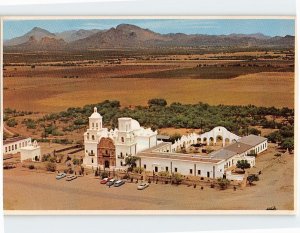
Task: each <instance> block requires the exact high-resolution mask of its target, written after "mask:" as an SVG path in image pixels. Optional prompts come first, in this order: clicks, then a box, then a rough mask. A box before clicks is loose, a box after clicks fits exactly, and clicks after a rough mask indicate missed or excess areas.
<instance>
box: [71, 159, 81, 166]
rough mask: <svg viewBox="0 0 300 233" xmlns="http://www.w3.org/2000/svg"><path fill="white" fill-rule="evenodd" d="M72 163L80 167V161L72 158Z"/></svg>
mask: <svg viewBox="0 0 300 233" xmlns="http://www.w3.org/2000/svg"><path fill="white" fill-rule="evenodd" d="M72 162H73V164H74V165H81V160H80V159H76V158H74V159H73V160H72Z"/></svg>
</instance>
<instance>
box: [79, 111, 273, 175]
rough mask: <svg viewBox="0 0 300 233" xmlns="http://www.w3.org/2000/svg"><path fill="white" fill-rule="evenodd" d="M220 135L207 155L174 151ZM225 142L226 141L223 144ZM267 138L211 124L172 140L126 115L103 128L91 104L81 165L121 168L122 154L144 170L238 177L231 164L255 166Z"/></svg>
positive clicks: (210, 142) (266, 144)
mask: <svg viewBox="0 0 300 233" xmlns="http://www.w3.org/2000/svg"><path fill="white" fill-rule="evenodd" d="M218 137H221V138H222V146H223V147H222V148H221V149H220V150H217V151H213V152H211V153H210V154H207V155H199V154H193V153H189V154H187V153H178V151H180V150H181V149H183V148H185V149H187V148H189V147H190V146H191V145H193V144H196V143H199V142H200V143H204V142H205V143H206V144H207V145H209V144H215V143H216V141H217V138H218ZM226 143H227V145H226ZM267 148H268V142H267V138H264V137H261V136H256V135H248V136H245V137H239V136H237V135H235V134H233V133H231V132H230V131H228V130H227V129H225V128H224V127H215V128H214V129H212V130H211V131H209V132H206V133H203V134H201V135H198V134H195V133H193V134H190V135H184V136H182V137H181V138H180V139H179V140H177V141H175V143H173V144H172V143H170V142H163V141H160V140H158V139H157V131H153V130H151V129H150V128H147V129H145V128H143V127H141V126H140V124H139V123H138V122H137V121H136V120H134V119H132V118H128V117H122V118H119V119H118V128H116V129H114V130H112V129H111V130H108V129H107V128H103V125H102V116H101V115H100V114H99V113H98V112H97V108H96V107H95V108H94V112H93V113H92V115H91V116H90V117H89V128H88V129H87V131H86V132H85V133H84V151H85V155H84V159H83V165H84V166H86V167H88V168H94V169H95V168H100V169H104V168H107V169H116V170H125V169H126V168H127V166H126V165H125V158H126V157H128V156H137V157H139V161H138V164H137V166H140V167H142V168H144V170H145V171H151V172H160V171H168V172H170V173H173V172H178V173H181V174H182V175H190V176H200V177H209V178H213V179H215V178H220V177H227V178H229V179H239V178H237V177H234V176H233V175H232V174H231V169H230V168H231V167H233V166H235V165H236V163H237V161H238V160H242V159H243V160H247V161H248V162H249V163H250V165H251V167H252V166H255V157H254V156H249V154H260V153H262V152H263V151H265V150H267Z"/></svg>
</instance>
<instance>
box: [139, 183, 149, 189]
mask: <svg viewBox="0 0 300 233" xmlns="http://www.w3.org/2000/svg"><path fill="white" fill-rule="evenodd" d="M148 187H149V183H146V182H143V183H141V184H139V185H138V186H137V189H138V190H143V189H145V188H148Z"/></svg>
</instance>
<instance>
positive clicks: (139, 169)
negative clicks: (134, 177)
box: [132, 167, 144, 173]
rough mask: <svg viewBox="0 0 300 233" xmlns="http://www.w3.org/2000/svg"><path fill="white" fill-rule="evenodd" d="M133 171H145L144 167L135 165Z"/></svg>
mask: <svg viewBox="0 0 300 233" xmlns="http://www.w3.org/2000/svg"><path fill="white" fill-rule="evenodd" d="M132 171H133V172H135V173H142V172H143V171H144V168H142V167H134V168H133V170H132Z"/></svg>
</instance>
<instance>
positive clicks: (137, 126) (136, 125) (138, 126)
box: [131, 119, 141, 130]
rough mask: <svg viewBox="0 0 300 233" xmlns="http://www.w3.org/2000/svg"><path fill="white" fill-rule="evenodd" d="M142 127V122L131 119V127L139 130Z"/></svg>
mask: <svg viewBox="0 0 300 233" xmlns="http://www.w3.org/2000/svg"><path fill="white" fill-rule="evenodd" d="M140 128H141V126H140V123H139V122H138V121H137V120H134V119H131V129H132V130H137V129H140Z"/></svg>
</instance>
